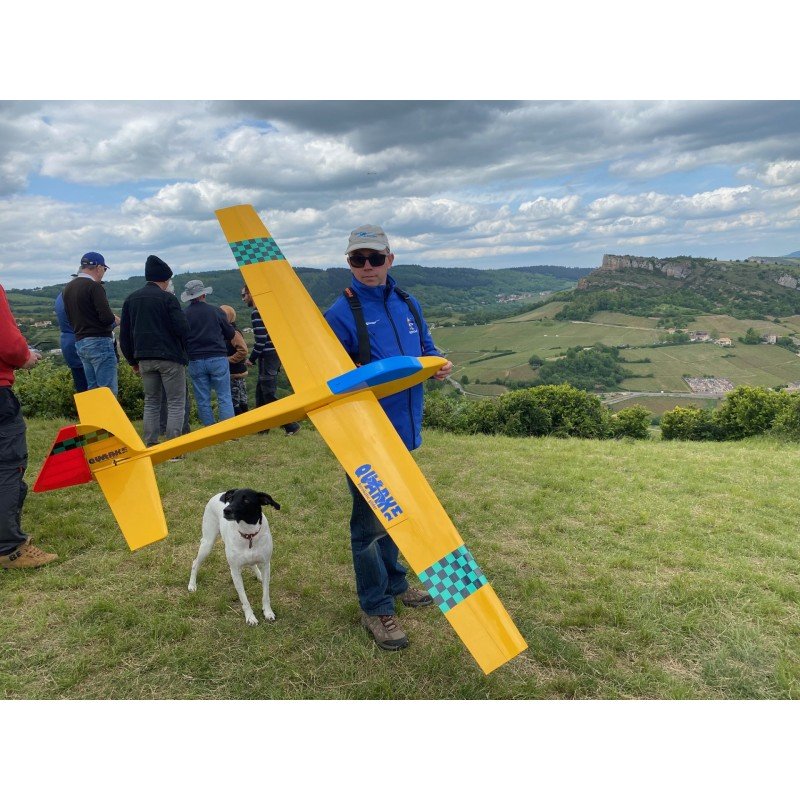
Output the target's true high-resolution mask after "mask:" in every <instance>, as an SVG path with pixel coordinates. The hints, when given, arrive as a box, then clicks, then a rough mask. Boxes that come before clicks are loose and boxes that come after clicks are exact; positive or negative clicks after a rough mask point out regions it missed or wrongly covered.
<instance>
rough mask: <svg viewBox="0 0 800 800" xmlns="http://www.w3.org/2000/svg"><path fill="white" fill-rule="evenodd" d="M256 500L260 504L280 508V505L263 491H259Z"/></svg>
mask: <svg viewBox="0 0 800 800" xmlns="http://www.w3.org/2000/svg"><path fill="white" fill-rule="evenodd" d="M258 502H259V503H261V505H262V506H272V507H273V508H277V509H278V511H280V510H281V507H280V506H279V505H278V504H277V503H276V502H275V501H274V500H273V499H272V498H271V497H270V496H269V495H268V494H264V492H260V493H259V495H258Z"/></svg>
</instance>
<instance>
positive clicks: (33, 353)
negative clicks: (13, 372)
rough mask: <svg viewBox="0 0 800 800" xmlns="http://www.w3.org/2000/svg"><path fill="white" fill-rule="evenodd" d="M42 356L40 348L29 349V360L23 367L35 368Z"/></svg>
mask: <svg viewBox="0 0 800 800" xmlns="http://www.w3.org/2000/svg"><path fill="white" fill-rule="evenodd" d="M41 357H42V354H41V353H40V352H39V351H38V350H31V349H28V360H27V361H26V362H25V363H24V364H23V365H22V369H33V367H35V366H36V364H37V362H38V361H39V359H40V358H41Z"/></svg>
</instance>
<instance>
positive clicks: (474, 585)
mask: <svg viewBox="0 0 800 800" xmlns="http://www.w3.org/2000/svg"><path fill="white" fill-rule="evenodd" d="M418 577H419V579H420V581H422V585H423V586H424V587H425V588H426V589H427V590H428V591H429V592H430V593H431V597H433V599H434V601H435V602H436V603H438V604H439V608H440V609H441V610H442V611H445V612H447V611H449V610H450V609H451V608H455V606H457V605H458V604H459V603H460V602H461V601H462V600H466V599H467V598H468V597H469V596H470V595H471V594H473V593H474V592H476V591H478V589H480V588H481V586H483V585H484V584H486V583H488V581H487V580H486V576H485V575H484V574H483V572H481V568H480V567H479V566H478V565H477V564H476V563H475V559H474V558H473V557H472V553H470V551H469V550H467V546H466V545H461V547H459V548H458V550H454V551H453V552H452V553H448V554H447V555H446V556H445V557H444V558H440V559H439V560H438V561H437V562H436V563H435V564H433V565H432V566H430V567H428V569H426V570H425V571H424V572H420V573H419V576H418Z"/></svg>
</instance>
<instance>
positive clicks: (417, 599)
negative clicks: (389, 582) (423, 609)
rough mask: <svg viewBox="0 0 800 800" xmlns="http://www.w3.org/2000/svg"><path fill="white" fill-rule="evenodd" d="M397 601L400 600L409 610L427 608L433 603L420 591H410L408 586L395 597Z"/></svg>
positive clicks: (427, 595)
mask: <svg viewBox="0 0 800 800" xmlns="http://www.w3.org/2000/svg"><path fill="white" fill-rule="evenodd" d="M395 597H397V599H398V600H401V601H402V603H403V605H404V606H408V607H409V608H419V607H420V606H429V605H430V604H431V603H432V602H433V598H432V597H431V596H430V595H429V594H428V593H427V592H426V591H423V590H422V589H412V588H411V587H410V586H409V587H408V589H406V590H405V591H404V592H403V593H402V594H398V595H395Z"/></svg>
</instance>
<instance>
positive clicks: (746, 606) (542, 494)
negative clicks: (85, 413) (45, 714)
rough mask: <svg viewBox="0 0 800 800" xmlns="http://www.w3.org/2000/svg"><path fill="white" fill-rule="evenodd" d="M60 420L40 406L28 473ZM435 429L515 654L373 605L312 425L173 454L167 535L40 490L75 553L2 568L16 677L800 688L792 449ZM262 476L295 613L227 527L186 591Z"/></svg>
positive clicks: (269, 685)
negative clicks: (236, 576)
mask: <svg viewBox="0 0 800 800" xmlns="http://www.w3.org/2000/svg"><path fill="white" fill-rule="evenodd" d="M58 424H59V423H58V422H52V421H50V422H45V421H37V420H34V421H32V422H31V423H30V426H29V445H30V449H31V469H30V474H29V478H30V481H31V482H32V481H33V478H34V477H35V474H36V472H37V470H38V466H39V464H40V463H41V459H42V457H43V454H44V452H45V450H46V448H47V446H48V445H49V442H50V440H51V437H52V435H53V433H54V431H55V430H56V428H57V427H58ZM306 425H307V424H306ZM425 439H426V443H425V445H424V446H423V448H422V449H421V450H420V451H418V461H419V463H420V465H421V467H422V469H423V471H424V472H425V473H426V475H427V476H428V477H429V479H430V481H431V483H432V485H433V486H434V488H435V490H436V491H437V493H438V495H439V497H440V498H441V500H442V502H443V503H444V505H445V507H446V508H447V509H448V511H449V512H450V514H451V516H452V518H453V520H454V522H455V523H456V526H457V527H458V528H459V530H460V532H461V533H462V535H463V537H464V539H465V541H466V542H467V544H468V546H469V547H470V549H471V550H472V552H473V554H474V555H475V558H476V560H477V561H478V563H479V564H480V565H481V567H482V568H483V570H484V572H485V573H486V575H487V576H488V578H489V580H490V581H491V582H492V585H493V586H494V588H495V590H496V591H497V593H498V595H499V596H500V598H501V599H502V600H503V601H504V603H505V605H506V606H507V608H508V609H509V612H510V613H511V615H512V617H513V618H514V620H515V621H516V623H517V625H518V627H519V628H520V630H521V632H522V634H523V636H524V637H525V638H526V640H527V642H528V644H529V646H530V647H529V649H528V650H527V651H526V652H525V653H523V654H522V655H521V656H519V657H517V658H516V659H514V660H513V661H512V662H510V663H509V664H507V665H505V666H503V667H502V668H500V669H499V670H497V671H496V672H494V673H492V674H491V675H489V676H484V675H483V674H482V672H481V671H480V670H479V669H478V667H477V666H476V665H475V663H474V662H473V661H472V659H471V657H470V656H469V654H468V653H467V651H466V650H465V648H464V647H463V646H462V644H461V642H460V640H459V639H458V638H457V637H456V635H455V634H454V632H453V631H452V629H451V628H450V626H449V625H448V624H447V622H446V620H445V619H444V618H443V616H442V615H441V613H440V612H439V611H438V610H436V609H432V608H428V609H420V610H416V611H411V610H407V609H403V610H400V612H399V613H400V617H401V621H402V623H403V625H404V626H405V627H406V629H407V633H408V635H409V638H410V639H411V642H412V646H411V647H410V648H408V649H407V650H405V651H402V652H400V653H384V652H382V651H380V650H378V649H377V648H376V647H375V645H374V644H372V643H371V642H370V640H369V639H368V638H367V636H366V634H365V633H364V632H363V631H362V630H361V629H360V628H359V627H358V625H357V618H358V608H357V603H356V599H355V592H354V586H353V576H352V566H351V564H350V553H349V545H348V536H347V533H346V530H347V517H348V493H347V490H346V488H345V486H344V482H343V479H342V476H341V473H340V471H339V468H338V467H337V465H336V463H335V462H334V459H333V457H332V456H331V455H330V454H329V452H328V450H327V448H326V447H325V445H324V443H323V442H322V440H321V439H320V437H319V436H318V435H317V434H316V432H314V431H313V429H312V428H311V427H307V426H305V425H304V428H303V430H302V431H301V433H300V434H299V435H298V436H296V437H291V438H287V437H284V436H283V435H282V433H280V432H272V433H270V435H269V436H251V437H248V438H245V439H242V440H240V441H237V442H231V443H226V444H223V445H219V446H216V447H214V448H210V449H207V450H205V451H202V452H200V453H196V454H191V455H189V456H188V457H187V459H186V460H185V461H183V462H180V463H177V464H164V465H161V466H160V467H158V468H157V474H158V479H159V484H160V487H161V491H162V496H163V500H164V505H165V509H166V515H167V520H168V522H169V525H170V536H169V537H168V538H167V539H166V540H164V541H163V542H160V543H156V544H154V545H151V546H149V547H147V548H144V549H143V550H140V551H138V552H136V553H133V554H131V553H130V552H128V550H127V548H126V546H125V544H124V542H123V539H122V537H121V535H120V534H119V532H118V530H117V528H116V526H115V523H114V521H113V519H112V517H111V515H110V513H109V511H108V509H107V507H106V505H105V502H104V501H103V499H102V496H101V494H100V492H99V489H98V488H97V487H96V486H94V485H89V486H83V487H75V488H72V489H67V490H62V491H59V492H52V493H49V494H44V495H35V494H31V495H29V499H28V502H27V503H26V506H25V511H24V523H25V527H26V529H27V530H28V532H29V533H30V534H32V535H33V536H34V539H35V541H36V542H37V543H38V544H40V545H41V546H43V547H45V548H48V549H52V550H54V551H56V552H57V553H58V554H59V555H60V560H59V561H58V562H56V563H55V564H53V565H50V566H48V567H45V568H43V569H41V570H37V571H34V572H28V571H19V572H14V571H8V572H0V586H2V596H3V604H4V608H5V611H6V613H5V614H4V615H3V616H2V619H0V641H1V642H3V648H2V650H0V697H2V698H49V699H53V698H82V699H88V698H118V699H120V698H132V699H138V698H153V699H157V698H224V699H238V698H283V699H296V698H320V699H323V698H341V699H355V698H378V699H380V698H424V699H437V698H452V699H461V698H465V699H503V698H516V699H523V698H524V699H534V698H551V699H558V698H795V697H798V695H800V611H798V608H799V607H798V602H799V601H800V567H799V566H798V565H799V564H800V533H798V529H797V525H796V520H797V519H798V518H800V493H799V492H798V491H797V488H796V487H795V486H794V483H793V481H794V476H795V475H796V474H797V452H796V448H795V447H788V446H782V445H779V444H776V443H773V442H771V441H766V440H765V441H751V442H744V443H708V444H700V443H668V442H631V441H580V440H558V439H530V440H522V439H506V438H500V437H497V438H494V437H480V436H478V437H457V436H453V435H448V434H442V433H436V432H427V433H426V436H425ZM242 485H251V486H254V487H256V488H260V489H263V490H265V491H268V492H269V493H270V494H272V495H273V497H275V498H276V499H277V500H278V502H280V503H281V504H282V506H283V507H282V509H281V511H280V512H271V513H270V519H271V525H272V529H273V536H274V539H275V554H274V558H273V583H272V600H273V608H274V609H275V612H276V614H277V621H276V622H275V623H273V624H266V623H263V622H262V624H260V625H259V626H258V627H256V628H249V627H248V626H247V625H246V624H245V623H244V618H243V615H242V612H241V609H240V607H239V604H238V600H237V598H236V593H235V590H234V588H233V586H232V583H231V580H230V575H229V573H228V570H227V565H226V562H225V559H224V554H223V553H222V548H221V546H220V545H219V543H218V545H217V548H216V549H215V551H214V553H212V555H211V557H210V558H209V560H208V561H207V562H206V563H205V565H204V566H203V568H202V569H201V571H200V575H199V580H198V591H197V593H196V594H190V593H189V592H188V591H187V590H186V584H187V581H188V576H189V568H190V565H191V561H192V559H193V558H194V556H195V554H196V548H197V544H198V541H199V525H200V518H201V514H202V510H203V507H204V504H205V502H206V500H207V499H208V497H209V496H211V495H212V494H213V493H216V492H218V491H222V490H224V489H227V488H232V487H235V486H242ZM245 586H246V587H247V589H248V591H249V593H250V594H251V597H252V596H255V594H256V592H257V583H256V581H255V579H254V578H253V577H252V576H251V575H247V576H246V577H245Z"/></svg>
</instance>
